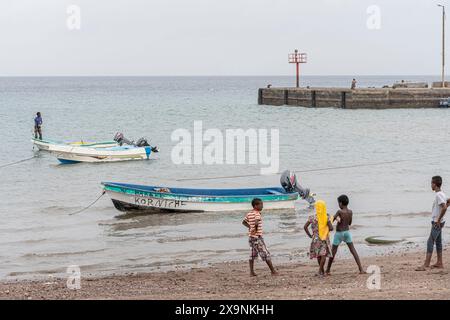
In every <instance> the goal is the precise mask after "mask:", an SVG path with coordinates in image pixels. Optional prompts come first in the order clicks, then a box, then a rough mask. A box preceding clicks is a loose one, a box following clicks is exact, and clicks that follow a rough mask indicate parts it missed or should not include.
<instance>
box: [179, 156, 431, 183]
mask: <svg viewBox="0 0 450 320" xmlns="http://www.w3.org/2000/svg"><path fill="white" fill-rule="evenodd" d="M432 158H436V156H428V157H422V158H415V159H403V160H390V161H381V162H373V163H362V164H353V165H347V166H336V167H325V168H315V169H304V170H295V169H294V170H292V171H293V172H295V173H308V172H319V171H331V170H340V169H352V168H362V167H373V166H380V165H385V164H392V163H400V162H409V161H418V160H426V159H432ZM278 174H281V172H277V173H274V174H271V175H278ZM259 176H263V175H262V174H244V175H235V176H215V177H204V178H181V179H177V180H176V181H200V180H217V179H236V178H245V177H259Z"/></svg>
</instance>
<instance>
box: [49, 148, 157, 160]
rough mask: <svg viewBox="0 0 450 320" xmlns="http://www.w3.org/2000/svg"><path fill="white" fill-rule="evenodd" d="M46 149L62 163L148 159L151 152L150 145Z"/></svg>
mask: <svg viewBox="0 0 450 320" xmlns="http://www.w3.org/2000/svg"><path fill="white" fill-rule="evenodd" d="M48 151H50V152H51V154H53V155H54V156H56V158H57V159H58V160H59V161H60V162H61V163H64V164H68V163H78V162H89V163H96V162H119V161H130V160H145V159H149V157H150V154H151V152H152V151H151V147H141V148H139V147H128V146H126V147H113V148H88V147H74V146H62V145H54V146H50V147H49V150H48Z"/></svg>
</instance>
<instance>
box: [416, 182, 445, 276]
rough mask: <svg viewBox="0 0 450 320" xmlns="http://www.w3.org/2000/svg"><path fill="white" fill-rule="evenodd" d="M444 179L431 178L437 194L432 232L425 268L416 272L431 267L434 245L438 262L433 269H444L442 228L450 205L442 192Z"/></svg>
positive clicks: (432, 214)
mask: <svg viewBox="0 0 450 320" xmlns="http://www.w3.org/2000/svg"><path fill="white" fill-rule="evenodd" d="M441 186H442V178H441V177H440V176H434V177H433V178H431V189H432V190H433V191H434V192H436V197H435V199H434V202H433V207H432V210H431V232H430V237H429V238H428V242H427V255H426V258H425V262H424V264H423V266H421V267H419V268H417V269H416V271H425V270H426V269H427V268H429V267H430V263H431V257H432V255H433V249H434V245H435V244H436V253H437V262H436V264H434V265H432V266H431V268H438V269H442V268H444V263H443V261H442V228H443V227H444V225H445V219H444V216H445V213H446V212H447V207H448V206H449V205H450V201H449V200H450V199H447V197H446V195H445V193H444V192H443V191H442V190H441Z"/></svg>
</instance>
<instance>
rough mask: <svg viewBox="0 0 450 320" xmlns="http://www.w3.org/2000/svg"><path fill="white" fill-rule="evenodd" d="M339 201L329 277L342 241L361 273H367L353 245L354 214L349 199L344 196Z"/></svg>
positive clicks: (329, 260)
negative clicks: (351, 228)
mask: <svg viewBox="0 0 450 320" xmlns="http://www.w3.org/2000/svg"><path fill="white" fill-rule="evenodd" d="M337 201H338V204H339V208H340V209H339V210H338V211H337V212H336V214H335V215H334V220H335V221H337V225H336V233H335V234H334V239H333V247H332V249H331V253H332V255H333V257H331V258H330V259H328V267H327V272H326V273H327V275H329V274H330V273H331V265H332V264H333V259H334V257H336V253H337V251H338V247H339V245H340V244H341V242H342V241H344V242H345V243H346V244H347V246H348V248H349V249H350V252H351V253H352V255H353V258H354V259H355V262H356V264H357V265H358V269H359V273H361V274H363V273H366V272H365V271H364V270H363V268H362V266H361V261H360V260H359V256H358V253H357V252H356V249H355V246H354V245H353V239H352V235H351V233H350V226H351V225H352V220H353V212H352V210H350V209H349V208H348V203H349V200H348V197H347V196H346V195H344V194H343V195H341V196H339V197H338V198H337Z"/></svg>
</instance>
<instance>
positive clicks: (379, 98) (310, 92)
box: [258, 88, 450, 109]
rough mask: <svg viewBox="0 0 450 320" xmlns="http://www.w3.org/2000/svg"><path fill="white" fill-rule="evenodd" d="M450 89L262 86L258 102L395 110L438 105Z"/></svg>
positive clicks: (312, 106) (311, 106) (435, 106)
mask: <svg viewBox="0 0 450 320" xmlns="http://www.w3.org/2000/svg"><path fill="white" fill-rule="evenodd" d="M448 97H450V88H396V89H393V88H358V89H354V90H351V89H345V88H261V89H259V90H258V104H260V105H273V106H281V105H289V106H302V107H309V108H342V109H395V108H439V101H440V99H442V98H448Z"/></svg>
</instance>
